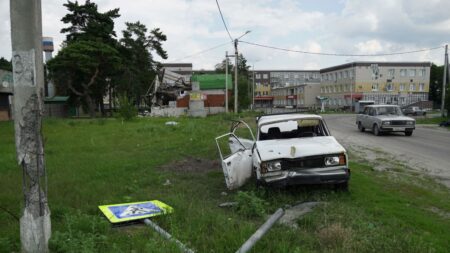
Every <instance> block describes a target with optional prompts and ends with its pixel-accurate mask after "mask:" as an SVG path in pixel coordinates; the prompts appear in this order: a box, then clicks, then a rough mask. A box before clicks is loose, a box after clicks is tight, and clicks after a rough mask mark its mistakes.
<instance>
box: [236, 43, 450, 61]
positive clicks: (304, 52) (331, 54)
mask: <svg viewBox="0 0 450 253" xmlns="http://www.w3.org/2000/svg"><path fill="white" fill-rule="evenodd" d="M239 42H242V43H244V44H248V45H252V46H258V47H264V48H269V49H275V50H280V51H286V52H293V53H301V54H311V55H325V56H345V57H352V56H355V57H358V56H359V57H362V56H373V57H374V56H389V55H402V54H412V53H418V52H424V51H432V50H436V49H439V48H443V47H444V46H437V47H430V48H423V49H418V50H413V51H404V52H394V53H381V54H339V53H319V52H310V51H302V50H294V49H287V48H281V47H274V46H268V45H263V44H258V43H253V42H248V41H243V40H239Z"/></svg>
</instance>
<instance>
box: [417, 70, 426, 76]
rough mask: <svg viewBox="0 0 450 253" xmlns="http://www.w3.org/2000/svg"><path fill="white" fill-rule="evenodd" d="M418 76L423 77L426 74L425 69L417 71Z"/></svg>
mask: <svg viewBox="0 0 450 253" xmlns="http://www.w3.org/2000/svg"><path fill="white" fill-rule="evenodd" d="M418 74H419V76H425V74H426V71H425V69H421V70H419V73H418Z"/></svg>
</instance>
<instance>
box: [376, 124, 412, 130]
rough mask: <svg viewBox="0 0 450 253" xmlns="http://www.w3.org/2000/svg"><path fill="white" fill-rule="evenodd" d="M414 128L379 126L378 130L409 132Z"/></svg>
mask: <svg viewBox="0 0 450 253" xmlns="http://www.w3.org/2000/svg"><path fill="white" fill-rule="evenodd" d="M414 129H416V127H415V126H411V125H410V126H391V125H389V126H385V125H383V126H381V128H380V132H409V131H413V130H414Z"/></svg>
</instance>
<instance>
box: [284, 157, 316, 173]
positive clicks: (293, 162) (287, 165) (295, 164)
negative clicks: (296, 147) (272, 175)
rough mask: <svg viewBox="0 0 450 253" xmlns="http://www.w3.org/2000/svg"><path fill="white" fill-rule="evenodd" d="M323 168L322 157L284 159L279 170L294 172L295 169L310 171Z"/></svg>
mask: <svg viewBox="0 0 450 253" xmlns="http://www.w3.org/2000/svg"><path fill="white" fill-rule="evenodd" d="M321 167H325V157H324V156H312V157H304V158H299V159H289V160H287V159H285V160H282V161H281V169H283V170H295V169H311V168H321Z"/></svg>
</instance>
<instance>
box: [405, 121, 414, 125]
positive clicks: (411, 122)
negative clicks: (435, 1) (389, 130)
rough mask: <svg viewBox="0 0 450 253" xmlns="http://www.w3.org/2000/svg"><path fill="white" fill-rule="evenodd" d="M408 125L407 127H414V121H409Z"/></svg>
mask: <svg viewBox="0 0 450 253" xmlns="http://www.w3.org/2000/svg"><path fill="white" fill-rule="evenodd" d="M406 124H407V125H414V121H407V122H406Z"/></svg>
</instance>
